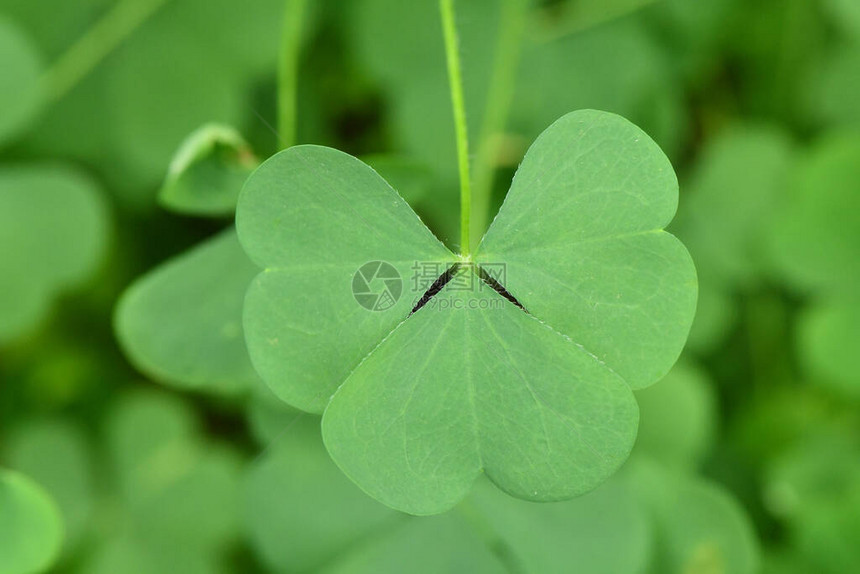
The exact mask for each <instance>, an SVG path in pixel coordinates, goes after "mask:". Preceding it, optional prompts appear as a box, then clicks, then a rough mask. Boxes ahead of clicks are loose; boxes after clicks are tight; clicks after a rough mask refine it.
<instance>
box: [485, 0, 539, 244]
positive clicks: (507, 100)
mask: <svg viewBox="0 0 860 574" xmlns="http://www.w3.org/2000/svg"><path fill="white" fill-rule="evenodd" d="M528 9H529V0H506V1H505V2H503V6H502V14H501V19H500V23H499V32H498V36H497V40H496V50H495V57H494V62H493V72H492V77H491V79H490V89H489V92H488V94H487V107H486V109H485V111H484V122H483V125H482V126H481V136H480V140H479V141H478V153H477V156H476V158H475V188H474V201H473V217H472V237H473V238H474V239H475V240H476V242H477V241H480V239H481V237H483V235H484V233H485V232H486V231H487V225H488V219H489V214H490V197H491V195H492V191H493V183H494V179H495V174H496V170H495V166H494V161H493V160H494V158H495V156H496V152H497V149H498V147H497V143H498V142H497V140H496V137H497V136H498V135H499V134H500V133H501V132H502V131H503V130H504V129H505V126H506V124H507V122H508V116H509V114H510V109H511V103H512V101H513V99H514V89H515V87H516V79H517V70H518V68H519V61H520V54H521V52H522V46H523V37H524V35H525V30H526V24H525V22H526V16H527V14H528Z"/></svg>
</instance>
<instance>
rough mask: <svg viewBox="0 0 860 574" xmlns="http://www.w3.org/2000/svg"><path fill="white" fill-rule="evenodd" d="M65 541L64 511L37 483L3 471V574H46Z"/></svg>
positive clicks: (0, 507)
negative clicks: (45, 571)
mask: <svg viewBox="0 0 860 574" xmlns="http://www.w3.org/2000/svg"><path fill="white" fill-rule="evenodd" d="M62 537H63V523H62V520H61V518H60V511H59V510H57V507H56V505H55V504H54V502H53V501H52V500H51V498H50V497H49V496H48V494H47V493H46V492H45V491H44V490H43V489H42V488H41V487H40V486H38V485H37V484H36V483H34V482H33V481H31V480H30V479H29V478H27V477H26V476H24V475H22V474H19V473H17V472H12V471H8V470H2V469H0V574H28V573H30V572H42V571H44V570H46V569H47V568H48V566H50V564H51V563H52V562H53V561H54V560H55V559H56V557H57V555H58V554H59V551H60V545H61V542H62Z"/></svg>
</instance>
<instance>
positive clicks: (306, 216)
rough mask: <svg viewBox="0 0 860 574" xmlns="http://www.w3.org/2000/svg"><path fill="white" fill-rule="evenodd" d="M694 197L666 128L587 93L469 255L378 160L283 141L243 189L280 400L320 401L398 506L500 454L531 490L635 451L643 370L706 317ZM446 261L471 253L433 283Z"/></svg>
mask: <svg viewBox="0 0 860 574" xmlns="http://www.w3.org/2000/svg"><path fill="white" fill-rule="evenodd" d="M677 199H678V190H677V181H676V179H675V175H674V172H673V171H672V168H671V165H670V164H669V162H668V160H667V159H666V157H665V156H664V155H663V153H662V152H661V151H660V149H659V147H658V146H657V145H656V144H655V143H654V142H653V141H651V140H650V139H649V138H648V137H647V135H645V134H644V133H643V132H642V131H641V130H639V129H638V128H637V127H635V126H634V125H632V124H631V123H629V122H628V121H626V120H624V119H623V118H620V117H618V116H615V115H612V114H607V113H603V112H595V111H580V112H574V113H571V114H568V115H567V116H565V117H563V118H561V119H560V120H558V121H557V122H556V123H555V124H553V125H552V126H551V127H550V128H548V129H547V130H546V131H545V132H544V133H543V134H542V135H541V136H540V137H539V138H538V140H537V141H536V142H535V143H534V145H533V146H532V147H531V149H530V150H529V152H528V153H527V154H526V157H525V159H524V161H523V164H522V165H521V166H520V169H519V170H518V172H517V175H516V177H515V178H514V182H513V185H512V187H511V190H510V192H509V193H508V197H507V199H506V201H505V204H504V205H503V206H502V208H501V210H500V212H499V215H498V216H497V217H496V220H495V221H494V222H493V224H492V226H491V227H490V230H489V231H488V232H487V235H486V236H485V238H484V240H483V242H482V244H481V246H480V248H479V249H478V251H477V252H476V254H475V255H474V258H473V261H464V260H462V259H461V258H459V257H458V256H456V255H454V254H453V253H451V252H450V251H448V250H447V249H446V248H445V247H444V246H443V245H442V244H441V243H440V242H439V241H438V240H437V239H436V238H435V237H433V235H432V233H431V232H430V231H429V230H428V229H427V228H426V227H425V226H424V225H423V224H422V223H421V221H420V220H419V219H418V217H417V216H416V215H415V213H414V212H413V211H412V210H411V209H410V208H409V206H408V205H407V204H406V203H405V202H404V201H403V200H402V199H401V198H400V197H399V196H398V195H397V194H396V192H394V191H393V190H392V189H391V188H390V187H389V186H388V185H387V184H386V183H385V181H384V180H383V179H382V178H380V177H379V176H378V175H377V174H376V173H375V172H374V171H373V170H372V169H370V168H369V167H368V166H366V165H364V164H363V163H361V162H360V161H359V160H357V159H355V158H352V157H351V156H348V155H346V154H343V153H341V152H338V151H335V150H332V149H328V148H322V147H317V146H299V147H296V148H292V149H289V150H286V151H284V152H281V153H279V154H277V155H276V156H274V157H273V158H271V159H270V160H268V161H267V162H265V163H264V164H263V165H262V166H261V167H260V168H259V169H258V170H257V171H256V172H255V173H254V174H253V175H252V176H251V178H250V179H249V180H248V182H247V183H246V185H245V188H244V190H243V192H242V195H241V197H240V201H239V207H238V211H237V226H238V230H239V236H240V240H241V242H242V245H243V246H244V248H245V250H246V251H247V253H248V255H249V256H250V257H251V258H252V259H253V260H254V261H255V262H256V263H258V264H260V265H261V266H262V267H264V268H265V270H264V271H263V272H262V273H261V274H260V275H259V276H258V277H257V279H256V280H255V281H254V283H253V284H252V286H251V288H250V289H249V292H248V295H247V298H246V302H245V310H244V320H245V330H246V337H247V341H248V347H249V351H250V354H251V358H252V361H253V363H254V365H255V367H256V369H257V370H258V371H259V373H260V375H261V376H262V377H263V379H264V380H265V381H266V382H267V383H268V384H269V385H270V386H271V388H272V390H273V391H274V392H275V393H276V394H278V396H280V397H281V398H282V399H283V400H285V401H286V402H288V403H290V404H292V405H294V406H296V407H299V408H302V409H304V410H307V411H310V412H315V413H323V436H324V439H325V442H326V446H327V448H328V449H329V452H330V454H331V456H332V458H333V459H334V460H335V462H336V463H337V464H338V465H339V466H340V468H341V469H342V470H343V471H344V472H345V473H346V474H347V475H348V476H349V477H350V478H352V480H354V481H355V482H356V483H357V484H358V485H359V486H360V487H361V488H362V489H364V490H365V491H366V492H368V493H369V494H370V495H371V496H373V497H375V498H377V499H378V500H380V501H382V502H384V503H385V504H388V505H390V506H392V507H394V508H397V509H399V510H403V511H405V512H410V513H413V514H434V513H439V512H443V511H445V510H447V509H449V508H451V507H452V506H454V505H455V504H456V503H457V502H458V501H459V500H460V499H462V498H463V497H464V496H465V495H466V494H467V493H468V491H469V489H470V487H471V484H472V482H473V481H474V480H475V478H476V477H477V476H478V475H479V473H481V472H484V473H486V474H487V476H488V477H489V478H490V479H491V480H492V481H493V482H494V483H495V484H496V485H497V486H499V487H500V488H502V489H503V490H505V491H507V492H509V493H510V494H513V495H514V496H518V497H521V498H526V499H530V500H561V499H566V498H571V497H573V496H576V495H579V494H582V493H584V492H587V491H589V490H591V489H593V488H595V487H596V486H597V485H599V484H600V483H601V482H603V481H604V480H605V479H606V478H607V477H609V476H610V475H611V474H612V473H613V472H615V471H616V470H617V469H618V467H619V466H620V465H621V464H622V463H623V462H624V460H625V459H626V458H627V455H628V454H629V452H630V449H631V448H632V446H633V442H634V441H635V437H636V428H637V423H638V409H637V406H636V402H635V399H634V397H633V393H632V389H634V388H642V387H644V386H647V385H649V384H651V383H653V382H655V381H656V380H658V379H659V378H660V377H662V376H663V375H664V374H665V373H666V372H667V371H668V370H669V368H670V367H671V366H672V364H673V363H674V362H675V360H676V359H677V357H678V355H679V354H680V351H681V348H682V347H683V344H684V341H685V339H686V336H687V332H688V331H689V327H690V324H691V322H692V318H693V314H694V311H695V303H696V275H695V269H694V267H693V263H692V261H691V259H690V257H689V255H688V254H687V251H686V250H685V249H684V247H683V245H682V244H681V243H680V242H679V241H678V240H677V239H675V238H674V237H673V236H672V235H670V234H668V233H666V232H664V231H663V230H662V229H663V227H665V226H666V224H667V223H668V222H669V221H670V220H671V218H672V216H673V215H674V212H675V208H676V206H677ZM368 263H372V265H367V264H368ZM431 263H432V264H433V265H435V266H436V267H435V268H436V269H437V270H441V271H442V272H444V271H446V270H449V269H450V268H451V266H453V265H454V264H459V265H460V272H458V273H450V272H449V273H447V274H444V275H443V276H442V277H441V278H440V280H439V281H436V283H435V285H434V286H433V288H431V290H430V291H429V292H428V293H426V294H425V293H424V290H425V289H427V287H428V285H427V284H426V283H422V282H421V281H420V279H421V278H422V275H421V274H422V273H423V272H424V270H425V269H426V268H427V267H430V265H429V264H431ZM409 276H411V278H412V280H413V281H411V282H410V283H411V285H409V287H411V288H412V292H411V296H406V293H409V290H408V289H405V291H406V293H402V291H404V286H403V285H402V282H403V279H402V278H403V277H409ZM482 277H483V278H484V279H487V280H486V281H484V280H483V279H482ZM490 277H492V279H490ZM433 278H434V279H435V277H433ZM397 281H400V282H401V283H400V284H399V288H398V283H397ZM431 294H432V295H433V297H432V298H430V299H429V301H428V295H431ZM368 295H371V296H377V298H376V299H373V297H370V298H368ZM422 295H424V297H423V301H425V302H426V304H424V305H423V306H420V308H419V309H418V310H417V311H416V312H414V313H411V311H412V310H413V308H414V307H417V306H418V305H416V301H417V300H419V299H421V298H422ZM368 299H370V300H371V302H372V303H373V304H368ZM510 299H515V301H516V302H518V303H519V304H521V305H522V306H523V307H524V309H522V308H520V307H519V306H518V305H516V304H514V302H512V301H511V300H510Z"/></svg>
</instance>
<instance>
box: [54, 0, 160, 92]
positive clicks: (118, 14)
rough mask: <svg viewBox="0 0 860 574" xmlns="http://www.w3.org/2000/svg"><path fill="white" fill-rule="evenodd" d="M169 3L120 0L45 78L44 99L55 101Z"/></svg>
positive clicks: (61, 57) (64, 55)
mask: <svg viewBox="0 0 860 574" xmlns="http://www.w3.org/2000/svg"><path fill="white" fill-rule="evenodd" d="M169 1H170V0H145V1H141V0H121V1H120V2H119V3H117V4H116V5H115V6H114V7H113V8H111V9H110V10H109V11H108V12H107V13H106V14H105V15H104V16H102V18H101V19H100V20H99V21H98V22H96V23H95V24H94V25H93V27H92V28H90V29H89V30H88V31H87V32H86V33H85V34H84V35H83V36H82V37H81V38H80V39H79V40H78V41H77V42H75V43H74V44H73V45H72V47H71V48H69V49H68V50H66V52H65V53H64V54H63V55H62V56H60V58H59V59H58V60H57V61H56V62H55V63H54V65H53V66H51V67H50V68H49V69H48V70H47V71H46V72H45V74H44V76H43V77H42V82H43V84H44V85H45V97H46V99H47V100H48V101H49V102H56V101H58V100H60V99H61V98H62V97H63V96H65V95H66V94H67V93H68V92H69V91H70V90H71V89H72V88H74V87H75V86H76V85H77V84H78V82H80V81H81V80H82V79H84V78H85V77H86V76H87V74H89V73H90V72H92V70H93V69H94V68H95V67H96V66H97V65H98V64H99V63H100V62H101V61H102V60H104V58H105V57H106V56H107V55H108V54H110V53H111V52H112V51H113V50H114V49H115V48H116V47H117V46H119V45H120V44H121V43H122V42H123V40H125V39H126V38H127V37H129V36H130V35H131V34H132V33H133V32H134V31H135V30H137V28H139V27H140V25H141V24H143V23H144V22H145V21H146V20H147V19H148V18H149V17H150V16H152V15H153V14H155V12H157V11H158V9H159V8H161V7H162V6H164V5H165V4H166V3H167V2H169Z"/></svg>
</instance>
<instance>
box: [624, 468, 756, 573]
mask: <svg viewBox="0 0 860 574" xmlns="http://www.w3.org/2000/svg"><path fill="white" fill-rule="evenodd" d="M629 470H630V473H629V474H628V476H627V478H628V481H629V483H630V484H631V485H632V487H633V488H634V490H635V491H636V493H637V496H638V497H639V498H640V500H642V502H643V504H645V506H646V507H647V508H648V511H649V514H650V516H651V520H652V521H653V524H654V527H655V534H656V538H657V540H656V544H655V546H656V549H657V552H656V553H655V555H654V556H653V557H652V568H653V570H652V571H653V572H724V573H726V574H753V573H754V572H758V571H759V567H758V566H759V561H760V556H759V555H760V548H759V543H758V540H757V539H756V535H755V531H754V530H753V525H752V521H751V520H750V517H749V516H747V514H746V512H745V511H744V509H743V507H742V506H741V505H740V503H739V502H738V500H736V499H735V498H734V497H733V496H732V495H731V494H730V493H729V492H727V491H726V490H725V489H724V488H722V487H721V486H719V485H718V484H715V483H712V482H710V481H707V480H704V479H702V478H699V477H695V476H687V475H685V474H683V473H674V472H672V471H669V470H667V469H664V468H662V467H661V466H660V465H659V464H655V463H654V462H653V461H651V460H648V459H638V460H636V462H635V464H633V465H631V466H630V467H629Z"/></svg>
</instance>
